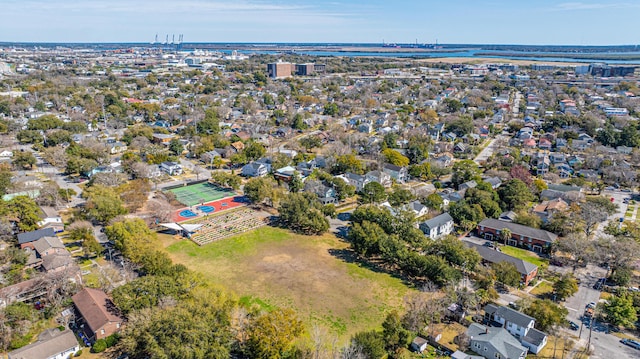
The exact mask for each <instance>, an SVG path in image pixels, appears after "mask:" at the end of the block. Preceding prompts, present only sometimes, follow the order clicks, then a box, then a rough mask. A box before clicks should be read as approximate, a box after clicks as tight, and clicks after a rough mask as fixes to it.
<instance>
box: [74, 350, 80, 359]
mask: <svg viewBox="0 0 640 359" xmlns="http://www.w3.org/2000/svg"><path fill="white" fill-rule="evenodd" d="M81 355H82V349H80V350H78V351H77V352H76V354H75V355H74V357H79V356H81Z"/></svg>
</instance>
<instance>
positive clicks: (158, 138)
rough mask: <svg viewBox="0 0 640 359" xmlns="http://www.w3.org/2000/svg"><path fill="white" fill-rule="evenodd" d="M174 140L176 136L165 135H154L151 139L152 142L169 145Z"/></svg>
mask: <svg viewBox="0 0 640 359" xmlns="http://www.w3.org/2000/svg"><path fill="white" fill-rule="evenodd" d="M174 138H176V135H171V134H164V133H154V134H153V135H152V137H151V142H153V143H158V144H165V145H167V144H169V142H171V140H173V139H174Z"/></svg>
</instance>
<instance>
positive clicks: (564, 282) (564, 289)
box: [553, 273, 578, 300]
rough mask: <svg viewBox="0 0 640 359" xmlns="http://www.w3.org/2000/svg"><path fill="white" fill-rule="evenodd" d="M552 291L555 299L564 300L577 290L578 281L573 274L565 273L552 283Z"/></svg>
mask: <svg viewBox="0 0 640 359" xmlns="http://www.w3.org/2000/svg"><path fill="white" fill-rule="evenodd" d="M553 292H554V293H555V295H556V299H557V300H565V299H566V298H569V297H570V296H572V295H574V294H576V293H577V292H578V281H577V280H576V278H575V277H574V276H573V274H570V273H568V274H565V275H563V276H562V277H560V279H559V280H558V281H557V282H555V283H553Z"/></svg>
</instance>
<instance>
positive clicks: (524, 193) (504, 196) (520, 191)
mask: <svg viewBox="0 0 640 359" xmlns="http://www.w3.org/2000/svg"><path fill="white" fill-rule="evenodd" d="M498 194H499V195H500V200H501V201H502V203H503V209H508V210H513V209H519V208H522V207H524V206H525V205H526V204H527V203H529V202H531V201H533V199H534V198H533V194H532V193H531V191H530V190H529V187H527V185H526V184H525V183H524V182H522V181H521V180H519V179H510V180H508V181H507V182H505V183H503V184H502V185H501V186H500V188H498Z"/></svg>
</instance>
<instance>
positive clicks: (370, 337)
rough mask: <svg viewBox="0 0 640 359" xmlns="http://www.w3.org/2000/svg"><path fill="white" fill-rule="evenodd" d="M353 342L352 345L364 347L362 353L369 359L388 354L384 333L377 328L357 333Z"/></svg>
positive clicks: (377, 358)
mask: <svg viewBox="0 0 640 359" xmlns="http://www.w3.org/2000/svg"><path fill="white" fill-rule="evenodd" d="M351 342H352V345H354V346H357V347H360V348H362V353H363V354H364V355H365V357H366V358H368V359H380V358H382V357H383V356H384V355H385V354H386V351H385V342H384V338H383V336H382V333H380V332H376V331H375V330H372V331H369V332H359V333H356V334H355V335H354V336H353V337H352V338H351Z"/></svg>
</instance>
